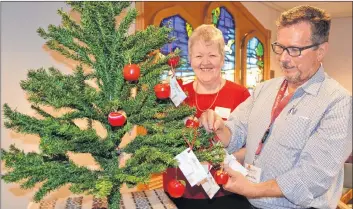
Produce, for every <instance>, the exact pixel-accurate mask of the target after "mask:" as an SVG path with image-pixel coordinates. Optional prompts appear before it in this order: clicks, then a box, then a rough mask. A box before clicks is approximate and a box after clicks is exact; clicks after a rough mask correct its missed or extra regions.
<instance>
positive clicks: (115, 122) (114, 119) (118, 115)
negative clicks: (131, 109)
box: [108, 111, 126, 127]
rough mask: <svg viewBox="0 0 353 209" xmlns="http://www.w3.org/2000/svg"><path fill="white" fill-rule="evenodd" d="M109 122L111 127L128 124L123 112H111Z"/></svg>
mask: <svg viewBox="0 0 353 209" xmlns="http://www.w3.org/2000/svg"><path fill="white" fill-rule="evenodd" d="M108 122H109V124H110V125H111V126H114V127H116V126H119V127H120V126H123V125H124V124H125V122H126V114H125V112H123V111H118V112H111V113H109V115H108Z"/></svg>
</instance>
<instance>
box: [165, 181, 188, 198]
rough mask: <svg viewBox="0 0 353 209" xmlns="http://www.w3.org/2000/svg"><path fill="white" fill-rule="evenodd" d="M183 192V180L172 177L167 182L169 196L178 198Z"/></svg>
mask: <svg viewBox="0 0 353 209" xmlns="http://www.w3.org/2000/svg"><path fill="white" fill-rule="evenodd" d="M184 192H185V182H184V181H179V180H176V179H173V180H171V181H170V182H169V183H168V193H169V195H170V196H171V197H174V198H179V197H181V196H183V194H184Z"/></svg>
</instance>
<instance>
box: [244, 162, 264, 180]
mask: <svg viewBox="0 0 353 209" xmlns="http://www.w3.org/2000/svg"><path fill="white" fill-rule="evenodd" d="M245 168H246V169H247V170H248V175H246V178H247V179H248V180H249V181H251V182H253V183H260V179H261V168H259V167H256V166H254V165H251V164H248V163H245Z"/></svg>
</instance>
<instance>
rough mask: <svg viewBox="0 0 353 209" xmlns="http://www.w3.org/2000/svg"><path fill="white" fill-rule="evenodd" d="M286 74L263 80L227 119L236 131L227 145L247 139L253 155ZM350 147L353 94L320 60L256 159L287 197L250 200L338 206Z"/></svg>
mask: <svg viewBox="0 0 353 209" xmlns="http://www.w3.org/2000/svg"><path fill="white" fill-rule="evenodd" d="M283 80H284V77H281V78H275V79H272V80H268V81H265V82H264V83H261V84H259V85H258V86H257V87H256V89H255V91H254V93H253V95H252V96H251V97H249V98H248V99H247V100H246V101H245V102H243V103H242V104H240V105H239V106H238V107H237V108H236V109H235V110H234V112H232V114H231V116H230V117H229V119H228V121H227V122H226V126H227V127H228V128H229V129H230V131H231V133H232V136H231V140H230V143H229V146H228V147H227V151H228V152H229V153H233V152H234V151H236V150H238V149H240V148H241V147H242V146H243V145H244V144H246V149H247V150H246V156H245V162H246V163H249V164H251V163H252V162H253V160H254V156H255V151H256V149H257V146H258V143H259V141H260V140H261V138H262V136H263V134H264V133H265V131H266V129H267V127H268V125H269V124H270V119H271V110H272V105H273V103H274V100H275V98H276V95H277V92H278V89H279V87H280V86H281V84H282V82H283ZM351 152H352V97H351V96H350V95H349V93H348V91H347V90H345V89H344V88H343V87H342V86H341V85H340V84H339V83H337V82H336V81H335V80H333V79H332V78H330V77H328V76H327V75H326V74H325V73H324V69H323V67H322V66H321V67H320V69H319V70H318V71H317V73H316V74H315V75H314V76H313V77H312V78H311V79H310V80H308V81H307V82H306V83H304V84H303V85H302V86H300V87H299V88H298V89H297V90H296V92H295V93H294V95H293V97H292V98H291V100H290V101H289V103H288V104H287V105H286V107H285V108H284V109H283V110H282V112H281V113H280V115H279V116H278V117H277V119H276V120H275V122H274V123H273V125H272V127H271V131H270V134H269V136H268V138H267V140H266V142H265V144H264V147H263V149H262V152H261V154H260V155H259V157H258V159H257V160H256V161H255V166H257V167H260V168H261V169H262V174H261V182H265V181H268V180H271V179H275V180H276V181H277V183H278V185H279V187H280V189H281V191H282V192H283V194H284V197H281V198H258V199H249V201H250V203H251V204H252V205H254V206H255V207H259V208H264V209H283V208H310V207H314V208H320V209H325V208H330V209H335V208H336V207H337V204H338V201H339V199H340V196H341V194H342V186H343V165H344V162H345V160H346V159H347V158H348V156H349V154H350V153H351Z"/></svg>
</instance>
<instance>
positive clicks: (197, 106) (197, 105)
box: [195, 80, 222, 112]
mask: <svg viewBox="0 0 353 209" xmlns="http://www.w3.org/2000/svg"><path fill="white" fill-rule="evenodd" d="M198 84H199V82H198V81H196V86H195V103H196V108H197V109H198V110H199V111H201V112H205V111H206V110H208V109H210V108H211V107H212V106H213V105H214V103H215V102H216V100H217V98H218V94H219V92H220V90H221V87H222V80H221V83H220V85H219V89H218V91H217V95H216V97H215V98H214V100H213V102H212V103H211V105H210V106H209V107H208V108H206V109H204V110H202V109H201V108H200V107H199V104H198V102H197V94H198V93H197V86H198Z"/></svg>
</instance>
